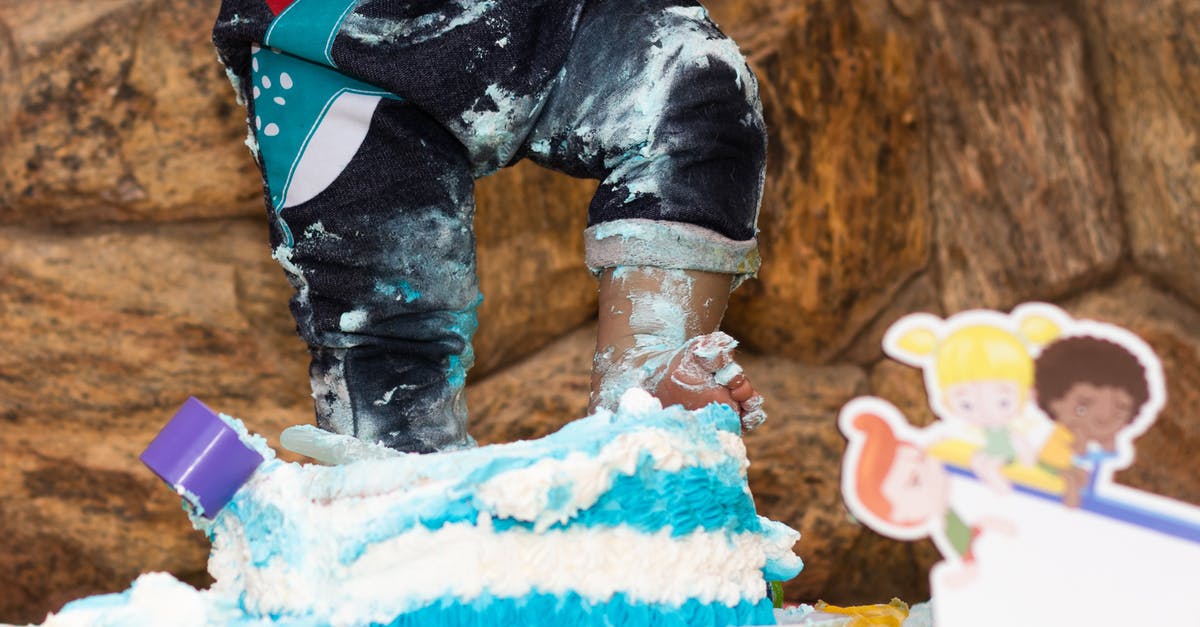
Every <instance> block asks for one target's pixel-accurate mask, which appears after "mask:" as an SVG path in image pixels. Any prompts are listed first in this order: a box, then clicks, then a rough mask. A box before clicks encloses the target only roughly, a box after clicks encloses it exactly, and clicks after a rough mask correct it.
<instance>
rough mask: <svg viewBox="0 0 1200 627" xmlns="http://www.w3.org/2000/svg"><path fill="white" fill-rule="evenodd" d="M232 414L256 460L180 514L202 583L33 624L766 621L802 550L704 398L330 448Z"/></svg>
mask: <svg viewBox="0 0 1200 627" xmlns="http://www.w3.org/2000/svg"><path fill="white" fill-rule="evenodd" d="M222 418H224V419H226V420H227V421H228V422H229V423H230V424H231V425H232V426H234V427H237V428H241V425H240V423H238V422H236V421H235V420H233V419H229V418H228V417H222ZM242 432H243V440H244V441H245V442H247V443H248V444H249V445H250V446H252V447H253V448H254V449H256V450H257V451H259V452H260V453H261V454H262V455H263V457H264V458H265V460H266V461H265V462H264V463H263V464H262V465H261V466H260V467H259V468H258V470H257V471H255V472H254V474H253V475H252V476H251V477H250V479H249V481H248V482H247V483H246V485H245V486H244V487H243V488H241V489H240V490H238V491H237V493H236V494H234V496H233V498H232V500H231V501H230V502H229V504H228V505H227V506H225V507H224V508H223V509H222V510H221V511H220V512H219V513H217V514H216V515H215V516H214V517H213V518H212V519H209V518H206V517H204V516H201V515H199V513H198V512H193V515H192V520H193V522H194V524H195V525H196V526H197V527H198V528H200V529H201V530H203V531H204V532H205V533H206V534H207V535H208V536H209V538H210V539H211V540H212V547H213V548H212V554H211V556H210V559H209V572H210V573H211V574H212V575H213V577H214V578H215V580H216V583H215V584H214V585H213V586H212V587H211V588H210V589H207V590H202V591H198V590H195V589H193V588H191V587H190V586H187V585H186V584H183V583H180V582H178V581H176V580H174V579H173V578H171V577H170V576H169V575H162V574H155V575H144V576H143V577H142V578H140V579H139V580H138V581H137V582H135V584H134V586H133V587H132V588H131V589H130V590H128V591H126V592H124V593H120V594H111V595H104V596H99V597H92V598H88V599H82V600H79V601H75V602H73V603H70V604H68V605H67V606H66V607H64V608H63V610H62V611H61V612H60V613H59V614H57V615H52V616H51V617H50V619H49V620H48V622H47V624H48V625H66V624H91V625H95V624H122V625H130V624H166V623H164V622H163V621H168V622H172V624H196V625H205V624H221V625H228V624H243V625H258V624H291V625H367V624H378V625H468V624H470V625H493V624H495V625H509V624H546V625H558V624H573V625H574V624H582V625H765V624H773V623H774V622H775V620H774V616H773V612H772V603H771V601H770V599H768V597H767V589H768V582H769V581H777V580H786V579H790V578H791V577H793V576H795V575H796V574H797V573H798V572H799V571H800V568H801V562H800V559H799V558H798V557H797V556H796V555H795V554H794V553H793V552H792V546H793V544H794V543H795V542H796V540H797V539H798V537H799V534H797V533H796V532H795V531H793V530H792V529H790V528H788V527H787V526H785V525H783V524H781V523H778V522H774V521H771V520H768V519H766V518H763V517H760V516H759V515H758V514H757V512H756V511H755V507H754V501H753V499H752V497H751V494H750V491H749V488H748V487H747V483H746V468H747V466H748V462H747V460H746V451H745V447H744V445H743V444H742V440H741V437H740V426H739V419H738V417H737V415H736V414H735V413H734V412H733V411H732V410H730V409H728V408H726V407H723V406H719V405H711V406H709V407H708V408H706V409H703V410H700V411H695V412H690V411H686V410H683V409H681V408H678V407H673V408H668V409H665V410H664V409H662V408H661V407H660V406H659V405H658V404H657V401H655V400H653V399H651V398H650V397H649V396H648V395H645V394H644V393H641V395H639V394H631V395H629V396H627V397H626V398H625V399H624V400H623V402H622V405H621V406H620V408H619V409H618V411H617V412H615V413H610V412H606V411H601V412H599V413H597V414H595V415H593V416H590V417H588V418H585V419H582V420H579V421H576V422H574V423H571V424H569V425H567V426H566V427H565V428H563V429H562V430H560V431H558V432H557V433H554V434H552V435H549V436H547V437H545V438H543V439H541V440H536V441H528V442H516V443H512V444H504V445H493V446H486V447H481V448H477V449H468V450H462V451H454V452H446V453H437V454H430V455H398V456H394V457H386V456H383V457H380V458H376V459H370V458H365V459H359V460H357V461H353V462H350V463H345V464H342V465H338V466H320V465H311V464H310V465H301V464H296V463H287V462H284V461H282V460H279V459H276V458H275V456H274V452H273V451H272V450H271V449H270V448H269V447H267V446H266V443H265V441H263V440H262V438H260V437H257V436H251V435H249V434H246V433H244V428H242ZM175 617H177V618H179V619H181V620H182V619H186V620H185V621H184V622H181V623H175V622H174V621H173V620H172V619H173V618H175Z"/></svg>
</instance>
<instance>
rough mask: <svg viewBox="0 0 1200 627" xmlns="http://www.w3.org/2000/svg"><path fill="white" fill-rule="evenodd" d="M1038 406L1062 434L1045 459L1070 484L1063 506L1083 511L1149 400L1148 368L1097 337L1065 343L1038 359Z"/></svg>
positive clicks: (1052, 441) (1043, 455) (1046, 449)
mask: <svg viewBox="0 0 1200 627" xmlns="http://www.w3.org/2000/svg"><path fill="white" fill-rule="evenodd" d="M1034 389H1035V390H1036V399H1037V404H1038V406H1039V407H1040V408H1041V409H1042V411H1043V412H1045V413H1046V415H1047V416H1049V417H1050V419H1051V420H1053V421H1054V422H1055V423H1057V428H1056V429H1055V432H1054V433H1053V434H1052V435H1051V437H1050V439H1049V441H1048V442H1047V444H1046V446H1045V447H1044V448H1043V450H1042V453H1041V458H1042V460H1043V461H1044V462H1045V463H1046V464H1047V465H1049V466H1052V467H1056V468H1057V469H1058V470H1059V472H1060V473H1061V474H1062V477H1063V479H1064V481H1066V484H1067V485H1066V490H1065V492H1064V494H1063V502H1064V503H1066V504H1067V505H1069V506H1071V507H1078V506H1079V503H1080V498H1081V494H1082V491H1083V489H1084V487H1085V486H1087V485H1088V483H1089V482H1090V481H1091V479H1092V477H1093V476H1094V473H1095V470H1096V469H1097V467H1098V466H1099V465H1100V464H1101V463H1102V462H1104V461H1106V460H1108V459H1111V458H1113V457H1116V455H1117V435H1118V434H1119V433H1121V431H1122V430H1124V429H1126V428H1127V427H1129V426H1130V425H1131V424H1132V423H1133V422H1134V420H1135V418H1137V417H1138V416H1139V415H1140V414H1141V413H1142V411H1143V409H1144V408H1145V406H1146V405H1147V403H1148V402H1149V400H1150V397H1151V394H1150V384H1149V382H1148V380H1147V370H1146V366H1144V365H1143V364H1142V362H1141V361H1140V360H1139V359H1138V357H1137V356H1136V355H1134V354H1133V353H1132V352H1131V351H1130V350H1129V349H1127V348H1125V347H1124V346H1122V345H1120V344H1118V343H1116V342H1113V341H1111V340H1108V339H1103V338H1099V337H1092V336H1073V337H1064V338H1061V339H1059V340H1057V341H1055V342H1053V343H1051V344H1049V345H1047V346H1046V348H1045V349H1044V350H1043V351H1042V352H1041V354H1040V355H1038V357H1037V360H1036V362H1035V375H1034Z"/></svg>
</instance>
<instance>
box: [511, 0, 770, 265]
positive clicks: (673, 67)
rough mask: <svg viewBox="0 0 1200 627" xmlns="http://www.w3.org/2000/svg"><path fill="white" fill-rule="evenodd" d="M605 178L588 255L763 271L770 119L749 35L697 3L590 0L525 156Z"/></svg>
mask: <svg viewBox="0 0 1200 627" xmlns="http://www.w3.org/2000/svg"><path fill="white" fill-rule="evenodd" d="M521 154H522V155H523V156H528V157H530V158H531V159H533V160H534V161H536V162H538V163H540V164H542V165H545V166H547V167H550V168H552V169H556V170H560V171H564V172H567V173H569V174H572V175H575V176H584V177H591V178H599V179H601V183H600V186H599V188H598V189H597V191H596V195H595V196H594V197H593V199H592V203H591V207H590V208H589V211H588V224H589V228H588V232H587V234H586V236H585V243H586V246H587V263H588V266H589V267H590V268H592V270H593V271H599V270H600V269H603V268H606V267H614V266H618V265H643V266H655V267H663V268H680V269H685V270H705V271H710V272H720V273H727V274H733V275H735V276H737V278H738V282H740V281H741V280H742V279H744V278H746V277H748V276H751V275H753V274H754V273H755V272H756V271H757V269H758V263H759V261H758V254H757V240H756V233H757V228H756V222H757V217H758V209H759V205H760V203H761V200H762V185H763V179H764V173H765V162H766V127H765V124H764V122H763V118H762V110H761V104H760V102H759V97H758V87H757V82H756V81H755V78H754V75H753V73H752V72H751V70H750V68H749V66H748V65H747V64H746V61H745V59H744V58H743V57H742V55H741V53H740V52H739V51H738V48H737V45H736V44H735V43H734V42H733V41H732V40H730V39H729V38H728V37H726V36H725V35H724V34H722V33H721V32H720V30H718V29H717V27H716V26H715V25H713V23H712V22H711V21H710V20H709V19H708V16H707V13H706V12H705V10H704V8H703V7H701V6H700V5H699V4H696V3H695V2H692V1H689V0H639V2H637V3H634V4H632V5H631V4H630V3H628V2H625V1H624V0H592V1H591V2H589V3H588V5H587V7H586V8H585V10H584V13H583V15H582V17H581V18H580V23H579V28H578V31H577V33H576V35H575V39H574V42H573V44H572V48H571V50H570V52H569V53H568V56H567V62H566V65H565V67H564V69H563V72H562V75H561V76H560V78H559V81H558V84H557V86H556V87H555V89H554V91H553V92H552V94H551V96H550V98H549V100H548V102H547V104H546V106H545V108H544V109H543V111H542V112H541V115H540V118H539V119H538V122H537V125H536V126H535V127H534V129H533V131H532V133H531V134H530V135H529V137H528V138H527V140H526V143H525V145H524V148H523V150H522V153H521Z"/></svg>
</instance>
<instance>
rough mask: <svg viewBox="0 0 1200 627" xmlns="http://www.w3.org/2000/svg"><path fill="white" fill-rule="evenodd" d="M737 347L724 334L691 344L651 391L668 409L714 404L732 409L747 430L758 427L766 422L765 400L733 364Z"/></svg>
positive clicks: (682, 351)
mask: <svg viewBox="0 0 1200 627" xmlns="http://www.w3.org/2000/svg"><path fill="white" fill-rule="evenodd" d="M735 346H737V341H736V340H734V339H733V338H732V337H729V336H728V335H726V334H725V333H722V332H721V331H717V332H715V333H709V334H707V335H701V336H699V337H694V338H692V339H691V340H688V341H687V343H685V344H684V345H683V347H682V348H680V349H679V351H678V352H677V353H676V354H675V356H674V357H673V358H672V359H671V360H670V361H669V362H668V363H667V365H666V368H665V370H664V371H663V372H662V373H655V374H656V375H658V376H656V377H655V378H657V379H658V383H657V385H654V386H653V389H651V390H649V391H650V392H651V393H652V394H653V395H654V396H655V397H657V398H658V400H660V401H662V404H663V405H664V406H667V405H677V404H678V405H683V407H684V408H685V409H700V408H701V407H704V406H706V405H708V404H710V403H721V404H723V405H728V406H730V407H732V408H733V409H734V410H735V411H737V412H738V414H739V415H740V416H741V417H742V428H743V429H745V430H747V431H748V430H750V429H753V428H755V427H757V426H758V425H760V424H762V423H763V421H764V420H765V419H766V414H765V413H764V412H763V410H762V404H763V398H762V396H761V395H760V394H759V393H758V392H757V391H755V389H754V386H753V385H751V384H750V380H749V379H747V378H746V376H745V374H743V373H742V368H741V366H739V365H738V364H737V362H735V361H734V360H733V349H734V347H735Z"/></svg>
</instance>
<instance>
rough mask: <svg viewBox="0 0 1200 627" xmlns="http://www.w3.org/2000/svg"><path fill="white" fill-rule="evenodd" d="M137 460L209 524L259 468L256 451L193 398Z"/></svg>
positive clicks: (258, 457)
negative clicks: (199, 513)
mask: <svg viewBox="0 0 1200 627" xmlns="http://www.w3.org/2000/svg"><path fill="white" fill-rule="evenodd" d="M141 460H142V463H144V464H146V466H148V467H149V468H150V470H152V471H154V474H156V475H158V476H159V477H160V478H161V479H162V480H163V481H166V482H167V485H169V486H171V488H172V489H174V490H175V491H177V492H179V493H180V494H181V496H183V497H184V498H185V499H187V500H188V502H190V503H191V504H192V505H193V506H195V507H197V508H198V509H199V510H200V511H201V513H202V514H203V515H204V517H205V518H209V519H211V518H214V517H215V516H216V515H217V512H219V511H221V508H222V507H225V505H226V504H227V503H229V500H230V499H231V498H233V495H234V493H235V492H237V491H238V489H239V488H241V487H242V485H243V484H245V483H246V480H247V479H249V478H250V475H252V474H254V471H255V470H257V469H258V466H259V465H260V464H262V463H263V457H262V455H261V454H259V452H258V451H256V450H254V449H252V448H250V447H249V446H247V445H246V444H245V443H244V442H242V440H241V438H239V437H238V434H237V432H236V431H234V430H233V428H232V427H230V426H229V425H228V424H226V423H225V421H224V420H221V418H220V417H219V416H217V414H216V412H214V411H213V410H211V409H209V408H208V407H207V406H205V405H204V403H201V402H200V401H199V400H197V399H196V398H189V399H188V400H187V401H186V402H185V403H184V404H183V406H182V407H180V408H179V411H177V412H176V413H175V416H174V417H173V418H171V420H170V421H169V422H167V424H166V425H165V426H163V428H162V431H159V433H158V436H156V437H155V438H154V441H153V442H151V443H150V446H148V447H146V450H145V452H143V453H142V455H141Z"/></svg>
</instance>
